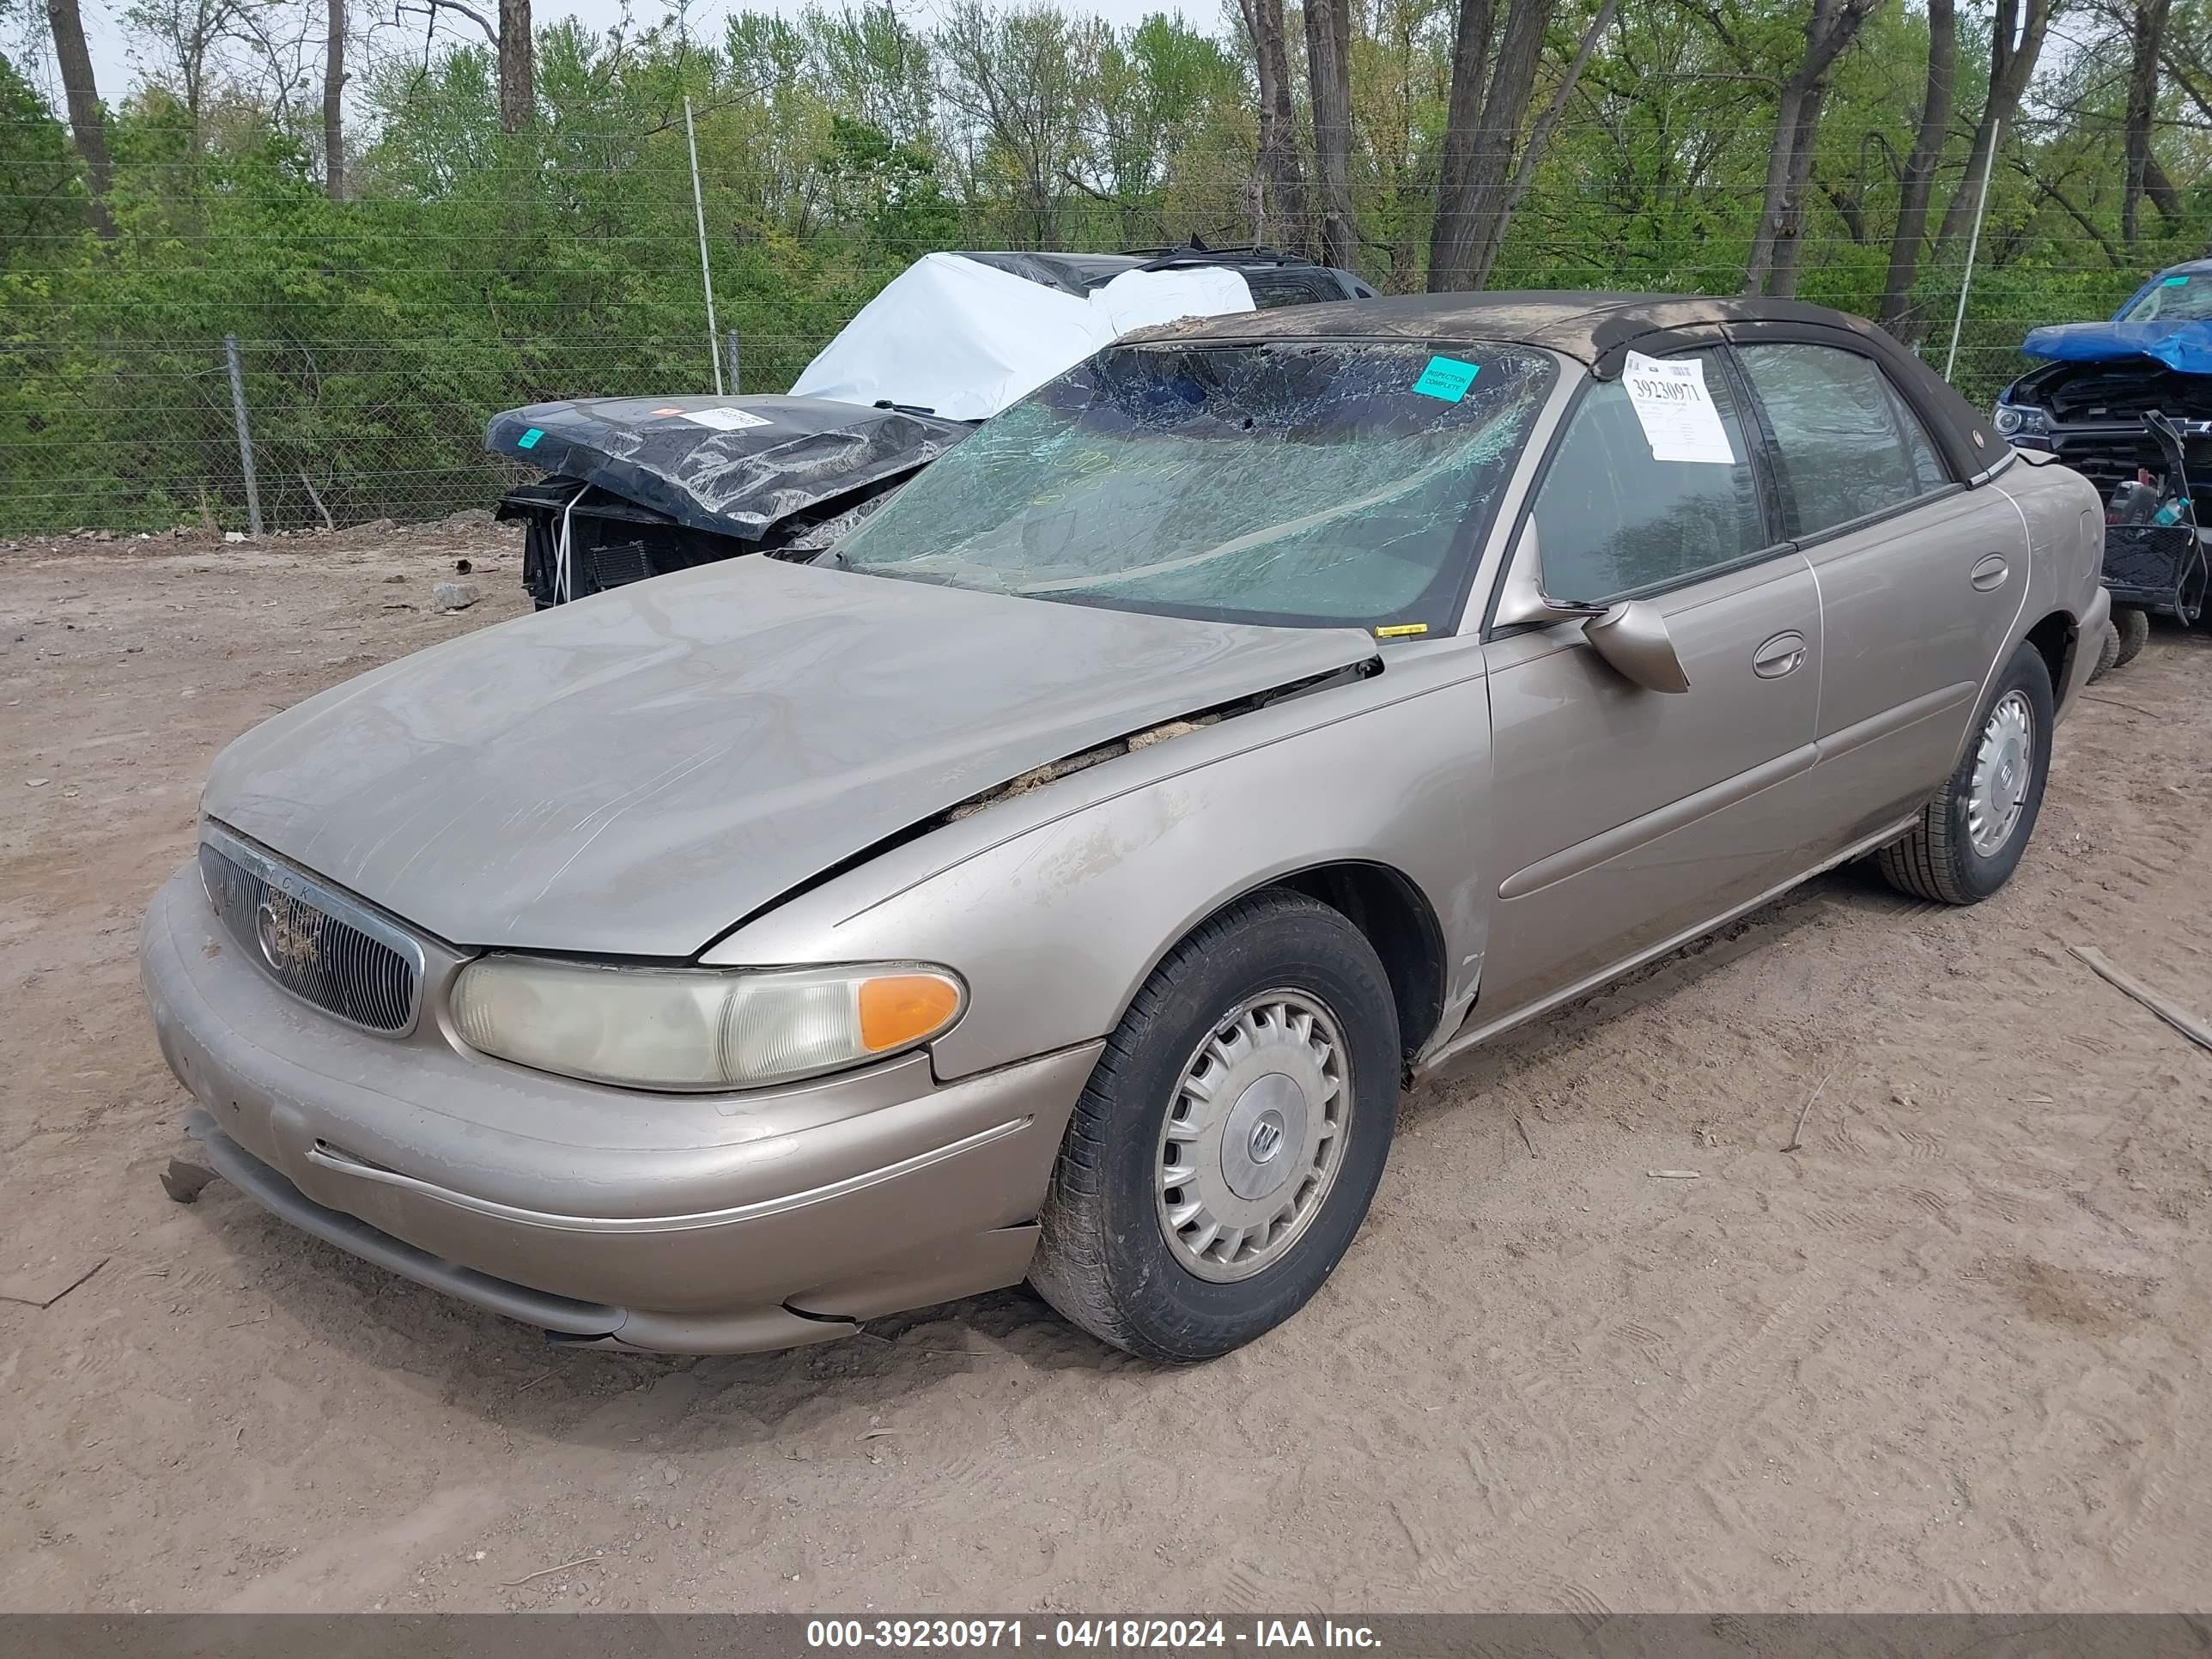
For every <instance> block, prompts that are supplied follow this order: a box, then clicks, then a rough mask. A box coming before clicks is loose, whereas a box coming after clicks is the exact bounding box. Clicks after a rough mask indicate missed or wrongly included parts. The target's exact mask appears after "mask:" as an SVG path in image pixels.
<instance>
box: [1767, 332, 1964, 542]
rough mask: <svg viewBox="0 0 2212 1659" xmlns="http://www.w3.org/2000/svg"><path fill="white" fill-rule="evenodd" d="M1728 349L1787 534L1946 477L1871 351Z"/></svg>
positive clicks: (1815, 531) (1924, 490)
mask: <svg viewBox="0 0 2212 1659" xmlns="http://www.w3.org/2000/svg"><path fill="white" fill-rule="evenodd" d="M1736 355H1737V356H1738V357H1740V358H1741V360H1742V362H1743V367H1744V370H1745V373H1747V374H1748V375H1749V376H1750V377H1751V384H1752V389H1753V391H1754V392H1757V393H1758V394H1759V403H1760V404H1762V405H1763V406H1764V407H1765V410H1766V423H1767V425H1768V426H1769V427H1770V428H1772V430H1773V433H1774V444H1775V451H1776V453H1775V471H1776V472H1777V473H1778V475H1779V477H1780V478H1781V482H1782V500H1783V507H1784V512H1785V513H1786V514H1787V515H1788V518H1789V527H1790V533H1791V534H1792V535H1794V536H1817V535H1819V534H1820V532H1822V531H1824V530H1832V529H1833V528H1835V526H1838V525H1839V524H1848V523H1849V522H1850V520H1853V519H1863V518H1865V517H1866V516H1867V515H1868V514H1869V513H1881V512H1886V511H1887V510H1888V509H1889V508H1891V507H1902V506H1904V505H1905V503H1906V502H1908V501H1916V500H1917V499H1918V498H1919V497H1920V496H1923V495H1926V494H1928V493H1929V491H1930V490H1934V489H1942V487H1943V485H1944V484H1945V483H1948V478H1947V477H1945V474H1944V471H1943V463H1942V459H1940V458H1939V457H1938V456H1937V455H1936V446H1935V445H1934V444H1933V443H1931V442H1930V441H1929V437H1928V434H1927V432H1926V431H1925V430H1924V429H1923V428H1922V426H1921V424H1920V421H1919V418H1918V417H1917V416H1915V415H1914V414H1913V412H1912V410H1911V409H1910V408H1909V407H1907V406H1906V404H1905V399H1904V398H1901V397H1899V395H1898V392H1897V389H1896V388H1895V387H1894V386H1891V385H1890V383H1889V377H1888V376H1887V375H1886V374H1883V373H1882V372H1881V365H1879V364H1877V363H1876V362H1874V361H1873V360H1872V359H1871V358H1867V357H1862V356H1859V355H1858V354H1857V352H1855V351H1843V350H1839V349H1837V348H1836V347H1834V346H1821V345H1751V346H1740V347H1738V348H1737V353H1736Z"/></svg>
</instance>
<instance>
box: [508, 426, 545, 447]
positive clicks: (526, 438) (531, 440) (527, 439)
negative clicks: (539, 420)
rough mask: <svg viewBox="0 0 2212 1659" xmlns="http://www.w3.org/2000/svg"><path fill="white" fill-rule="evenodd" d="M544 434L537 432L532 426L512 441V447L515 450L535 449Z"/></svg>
mask: <svg viewBox="0 0 2212 1659" xmlns="http://www.w3.org/2000/svg"><path fill="white" fill-rule="evenodd" d="M542 437H544V433H543V432H541V431H539V430H538V428H536V427H534V426H533V427H532V428H530V430H529V431H527V432H526V433H524V434H523V435H521V436H520V438H517V439H516V440H515V441H514V447H516V448H517V449H535V448H537V447H538V440H539V439H540V438H542Z"/></svg>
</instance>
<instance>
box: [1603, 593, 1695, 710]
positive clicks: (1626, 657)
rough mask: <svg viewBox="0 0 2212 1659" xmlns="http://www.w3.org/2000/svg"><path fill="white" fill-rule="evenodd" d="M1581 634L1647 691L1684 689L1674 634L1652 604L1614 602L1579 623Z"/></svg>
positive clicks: (1684, 675)
mask: <svg viewBox="0 0 2212 1659" xmlns="http://www.w3.org/2000/svg"><path fill="white" fill-rule="evenodd" d="M1583 638H1584V639H1586V640H1588V641H1589V642H1590V645H1591V647H1593V648H1594V649H1595V651H1596V652H1597V653H1598V655H1600V656H1601V657H1603V658H1604V659H1606V661H1607V662H1608V663H1610V664H1612V665H1613V667H1614V668H1615V669H1616V670H1617V671H1620V673H1621V674H1623V675H1625V676H1626V677H1627V678H1629V679H1632V680H1633V681H1635V682H1636V684H1638V685H1640V686H1642V687H1644V689H1645V690H1649V691H1668V692H1674V691H1686V690H1689V689H1690V676H1689V672H1688V671H1687V670H1686V669H1685V668H1684V667H1683V666H1682V658H1681V653H1680V652H1678V651H1676V650H1675V649H1674V635H1671V634H1669V633H1668V631H1667V619H1666V617H1662V616H1661V615H1660V614H1659V610H1658V607H1657V606H1656V605H1649V604H1646V603H1645V602H1644V601H1643V600H1641V599H1638V600H1635V601H1633V602H1632V603H1630V604H1627V605H1614V606H1613V607H1612V608H1611V609H1610V610H1608V611H1607V612H1606V613H1605V614H1604V615H1603V616H1601V617H1591V618H1590V619H1589V621H1588V622H1586V623H1583Z"/></svg>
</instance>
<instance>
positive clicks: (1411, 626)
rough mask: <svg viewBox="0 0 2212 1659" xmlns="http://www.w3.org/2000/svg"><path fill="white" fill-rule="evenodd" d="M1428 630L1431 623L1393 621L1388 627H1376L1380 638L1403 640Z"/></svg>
mask: <svg viewBox="0 0 2212 1659" xmlns="http://www.w3.org/2000/svg"><path fill="white" fill-rule="evenodd" d="M1428 631H1429V625H1428V623H1391V624H1389V626H1388V627H1387V628H1378V629H1376V630H1375V637H1376V639H1378V640H1403V639H1410V638H1411V637H1413V635H1416V634H1425V633H1427V632H1428Z"/></svg>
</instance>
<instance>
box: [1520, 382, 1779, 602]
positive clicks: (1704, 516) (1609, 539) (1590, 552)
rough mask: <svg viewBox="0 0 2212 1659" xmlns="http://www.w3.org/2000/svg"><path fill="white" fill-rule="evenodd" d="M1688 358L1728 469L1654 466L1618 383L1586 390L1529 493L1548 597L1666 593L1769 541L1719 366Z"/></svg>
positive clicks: (1700, 464) (1600, 598) (1595, 598)
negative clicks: (1701, 381)
mask: <svg viewBox="0 0 2212 1659" xmlns="http://www.w3.org/2000/svg"><path fill="white" fill-rule="evenodd" d="M1693 355H1695V356H1699V357H1701V358H1703V359H1704V360H1705V390H1706V392H1707V394H1708V395H1709V396H1711V398H1712V401H1713V405H1714V407H1715V409H1716V410H1718V412H1719V414H1720V417H1721V427H1722V429H1723V431H1725V432H1726V433H1727V434H1728V441H1729V453H1730V455H1732V456H1733V457H1734V459H1733V460H1731V461H1730V462H1729V463H1728V464H1726V465H1723V464H1722V463H1720V462H1718V461H1662V460H1658V459H1654V458H1653V456H1652V453H1651V441H1650V438H1649V437H1647V436H1646V435H1645V434H1644V423H1643V422H1641V421H1640V420H1638V418H1637V414H1636V410H1635V407H1634V405H1633V404H1631V403H1630V402H1629V398H1628V392H1627V390H1626V387H1624V386H1622V385H1621V383H1620V381H1619V380H1601V381H1600V382H1598V383H1597V384H1596V385H1595V386H1591V387H1590V388H1589V391H1588V392H1584V393H1583V399H1582V402H1581V403H1580V404H1577V406H1576V409H1575V412H1574V416H1573V417H1572V419H1571V421H1570V422H1569V423H1568V426H1567V430H1566V435H1565V437H1563V438H1562V439H1561V440H1560V441H1559V448H1558V449H1557V450H1556V451H1555V452H1554V453H1553V456H1552V461H1551V465H1550V466H1549V467H1547V469H1546V471H1545V473H1544V482H1543V484H1542V486H1541V488H1540V489H1538V490H1537V492H1536V504H1535V520H1536V544H1537V554H1538V556H1539V557H1540V558H1541V560H1542V561H1543V567H1544V591H1545V592H1547V593H1549V594H1550V595H1551V596H1552V597H1553V599H1563V600H1569V601H1572V602H1574V603H1577V604H1587V605H1600V604H1603V603H1605V602H1606V601H1607V600H1609V599H1618V598H1619V597H1620V596H1621V595H1622V594H1624V593H1633V592H1638V591H1639V590H1642V589H1645V588H1656V587H1664V586H1674V585H1677V584H1679V583H1680V582H1683V581H1686V580H1689V579H1690V578H1692V577H1694V576H1696V575H1698V574H1700V573H1702V572H1704V571H1707V570H1713V569H1717V568H1720V567H1721V566H1723V565H1729V564H1735V563H1736V562H1739V561H1741V560H1742V559H1745V558H1748V557H1749V556H1752V555H1753V554H1755V553H1757V552H1758V551H1759V550H1760V549H1761V548H1762V547H1765V545H1766V544H1767V542H1768V540H1769V538H1768V536H1767V533H1766V525H1765V515H1764V514H1763V513H1762V512H1761V511H1760V507H1759V483H1758V480H1757V479H1756V478H1755V477H1753V473H1752V470H1751V460H1750V452H1749V450H1748V449H1747V447H1745V444H1744V440H1743V428H1742V425H1741V422H1740V421H1739V420H1738V419H1737V416H1736V410H1735V401H1734V399H1733V398H1732V397H1731V395H1730V391H1729V380H1728V376H1727V375H1725V374H1723V373H1722V372H1721V365H1720V363H1719V362H1718V360H1717V359H1716V358H1714V357H1712V356H1710V355H1709V354H1707V353H1704V352H1699V353H1696V354H1693Z"/></svg>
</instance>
